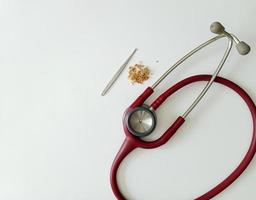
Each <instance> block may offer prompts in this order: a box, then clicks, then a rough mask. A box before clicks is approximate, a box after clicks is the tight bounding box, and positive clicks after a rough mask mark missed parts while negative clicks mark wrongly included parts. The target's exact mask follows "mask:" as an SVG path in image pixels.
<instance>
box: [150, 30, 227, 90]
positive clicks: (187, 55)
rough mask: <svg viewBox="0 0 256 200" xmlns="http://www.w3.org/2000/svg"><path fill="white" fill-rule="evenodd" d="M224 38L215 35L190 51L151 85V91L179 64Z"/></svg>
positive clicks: (222, 35) (223, 35)
mask: <svg viewBox="0 0 256 200" xmlns="http://www.w3.org/2000/svg"><path fill="white" fill-rule="evenodd" d="M223 37H225V34H221V35H217V36H215V37H213V38H211V39H210V40H208V41H206V42H205V43H203V44H201V45H199V46H198V47H196V48H195V49H193V50H192V51H190V52H189V53H188V54H186V55H185V56H183V57H182V58H181V59H180V60H178V61H177V62H176V63H175V64H174V65H172V66H171V67H170V68H169V69H168V70H167V71H166V72H165V73H164V74H163V75H162V76H161V77H160V78H159V79H158V80H157V81H156V82H155V83H154V84H153V85H152V87H151V88H152V89H154V88H156V87H157V86H158V85H159V84H160V83H161V82H162V81H163V80H164V79H165V78H166V77H167V76H168V75H169V74H170V73H171V72H172V71H173V70H174V69H176V68H177V67H178V66H179V65H180V64H181V63H183V62H184V61H185V60H186V59H188V58H189V57H191V56H192V55H193V54H195V53H196V52H198V51H199V50H201V49H202V48H204V47H206V46H208V45H209V44H211V43H213V42H215V41H216V40H218V39H220V38H223Z"/></svg>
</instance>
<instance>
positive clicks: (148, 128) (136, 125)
mask: <svg viewBox="0 0 256 200" xmlns="http://www.w3.org/2000/svg"><path fill="white" fill-rule="evenodd" d="M155 124H156V120H155V116H154V113H153V112H152V111H151V110H149V109H147V108H145V107H137V108H135V109H134V110H133V111H132V112H131V113H130V115H129V117H128V129H129V130H130V131H131V132H132V134H133V135H135V136H139V137H143V136H146V135H149V134H150V133H151V132H152V131H153V130H154V128H155Z"/></svg>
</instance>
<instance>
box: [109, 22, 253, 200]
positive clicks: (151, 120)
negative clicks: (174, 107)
mask: <svg viewBox="0 0 256 200" xmlns="http://www.w3.org/2000/svg"><path fill="white" fill-rule="evenodd" d="M210 29H211V31H212V32H213V33H216V34H218V35H217V36H215V37H214V38H212V39H210V40H208V41H206V42H205V43H203V44H201V45H199V46H198V47H196V48H195V49H194V50H192V51H191V52H189V53H188V54H186V55H185V56H184V57H183V58H181V59H180V60H179V61H178V62H177V63H175V64H174V65H173V66H172V67H171V68H170V69H169V70H168V71H167V72H166V73H165V74H163V75H162V76H161V77H160V78H159V80H158V81H156V83H155V84H154V85H153V86H152V87H148V88H147V89H146V90H145V91H144V92H143V93H142V94H141V95H140V96H139V97H138V98H137V99H136V100H135V101H134V102H133V103H132V104H131V105H130V106H129V107H128V108H127V109H126V111H125V113H124V116H123V128H124V132H125V135H126V137H125V140H124V142H123V144H122V146H121V148H120V150H119V152H118V153H117V155H116V158H115V160H114V162H113V165H112V168H111V174H110V180H111V186H112V190H113V192H114V194H115V196H116V198H117V199H118V200H125V199H126V198H125V197H124V196H123V195H122V193H121V192H120V190H119V187H118V184H117V177H116V176H117V171H118V168H119V166H120V164H121V162H122V161H123V160H124V158H125V157H126V156H127V155H128V154H129V153H130V152H132V151H133V150H134V149H136V148H143V149H153V148H157V147H160V146H162V145H163V144H165V143H166V142H167V141H168V140H169V139H170V138H171V137H172V136H173V135H174V133H175V132H176V131H177V130H178V129H179V127H180V126H181V125H182V124H183V123H184V122H185V118H186V117H187V116H188V114H189V113H190V112H191V111H192V110H193V108H194V107H195V106H196V105H197V104H198V102H199V101H200V100H201V99H202V98H203V96H204V95H205V93H206V92H207V91H208V89H209V88H210V87H211V85H212V83H213V82H216V83H219V84H222V85H224V86H226V87H228V88H230V89H232V90H233V91H235V92H236V93H237V94H238V95H240V96H241V97H242V99H243V100H244V101H245V103H246V105H247V106H248V108H249V110H250V112H251V115H252V121H253V137H252V140H251V144H250V147H249V149H248V151H247V153H246V155H245V156H244V158H243V160H242V161H241V162H240V164H239V165H238V166H237V168H236V169H235V170H234V171H233V172H232V173H231V174H230V175H229V176H228V177H227V178H226V179H225V180H223V181H222V182H220V183H219V184H218V185H217V186H215V187H214V188H213V189H211V190H210V191H208V192H206V193H205V194H203V195H201V196H200V197H197V198H195V199H198V200H208V199H211V198H213V197H214V196H216V195H217V194H219V193H220V192H222V191H223V190H224V189H226V188H227V187H228V186H229V185H230V184H232V183H233V182H234V181H235V180H236V179H237V178H238V177H239V176H240V175H241V174H242V173H243V171H244V170H245V169H246V167H247V166H248V165H249V163H250V162H251V160H252V159H253V156H254V154H255V151H256V107H255V104H254V102H253V101H252V99H251V98H250V96H249V95H248V94H247V93H246V92H245V91H244V90H243V89H242V88H241V87H239V86H238V85H237V84H235V83H233V82H232V81H230V80H228V79H225V78H222V77H219V76H218V74H219V72H220V70H221V69H222V67H223V65H224V63H225V61H226V59H227V57H228V55H229V53H230V50H231V48H232V45H233V42H235V43H236V48H237V50H238V52H239V53H240V54H241V55H246V54H247V53H249V51H250V47H249V46H248V45H247V44H246V43H245V42H243V41H239V39H238V38H237V37H236V36H234V35H233V34H231V33H228V32H226V31H225V28H224V27H223V26H222V25H221V24H220V23H219V22H214V23H212V24H211V27H210ZM222 37H226V38H228V47H227V49H226V51H225V53H224V56H223V58H222V60H221V61H220V63H219V65H218V67H217V69H216V70H215V72H214V73H213V75H195V76H191V77H188V78H186V79H184V80H182V81H180V82H178V83H176V84H175V85H174V86H172V87H170V88H169V89H168V90H167V91H165V92H164V93H163V94H161V95H160V96H159V97H158V98H157V99H156V100H155V101H154V102H153V103H152V104H151V105H150V106H148V105H145V104H144V102H145V100H146V99H147V98H148V97H149V96H150V95H151V94H152V93H153V92H154V89H155V87H156V86H158V85H159V83H160V82H161V81H162V80H164V78H165V77H166V76H168V75H169V74H170V73H171V72H172V71H173V70H174V69H175V68H176V67H177V66H178V65H180V64H181V63H182V62H183V61H184V60H186V59H187V58H189V57H190V56H192V55H193V54H194V53H196V52H197V51H199V50H200V49H202V48H204V47H205V46H207V45H209V44H211V43H212V42H214V41H216V40H218V39H220V38H222ZM198 81H207V84H206V86H205V87H204V89H203V90H202V92H201V93H200V94H199V96H198V97H197V98H196V99H195V101H194V102H193V103H192V105H191V106H190V107H189V108H188V109H187V111H186V112H185V113H184V114H183V115H182V116H179V117H178V118H177V119H176V120H175V122H174V123H173V124H172V125H171V126H170V127H169V128H168V129H167V130H166V131H165V133H164V134H163V135H162V136H161V137H160V138H159V139H157V140H154V141H144V140H142V138H143V137H145V136H147V135H149V134H151V133H152V132H153V131H154V129H155V126H156V115H155V111H156V109H157V108H158V107H159V106H160V105H161V104H162V103H163V102H164V101H165V100H166V99H167V98H168V97H169V96H170V95H172V94H174V93H175V92H176V91H178V90H179V89H181V88H183V87H184V86H186V85H189V84H191V83H194V82H198Z"/></svg>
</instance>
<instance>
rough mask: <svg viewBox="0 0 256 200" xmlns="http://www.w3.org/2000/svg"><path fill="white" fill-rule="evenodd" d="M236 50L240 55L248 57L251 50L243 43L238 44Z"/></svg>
mask: <svg viewBox="0 0 256 200" xmlns="http://www.w3.org/2000/svg"><path fill="white" fill-rule="evenodd" d="M236 49H237V51H238V53H239V54H240V55H246V54H248V53H249V52H250V50H251V48H250V46H249V45H248V44H246V43H245V42H243V41H240V42H238V43H237V45H236Z"/></svg>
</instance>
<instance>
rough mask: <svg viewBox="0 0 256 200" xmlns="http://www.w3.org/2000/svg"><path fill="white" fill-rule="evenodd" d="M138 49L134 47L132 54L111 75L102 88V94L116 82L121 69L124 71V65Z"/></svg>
mask: <svg viewBox="0 0 256 200" xmlns="http://www.w3.org/2000/svg"><path fill="white" fill-rule="evenodd" d="M137 50H138V49H137V48H136V49H134V51H133V52H132V54H131V55H130V56H129V57H128V58H127V60H126V61H125V62H124V64H122V66H121V67H120V68H119V69H118V70H117V72H116V73H115V75H114V76H113V78H112V79H111V80H110V81H109V83H108V84H107V86H106V87H105V88H104V90H103V92H102V93H101V95H102V96H104V95H105V94H106V93H107V92H108V90H109V89H110V88H111V87H112V85H113V84H114V83H115V82H116V80H117V79H118V77H119V76H120V74H121V73H122V71H124V69H125V67H126V66H127V65H128V63H129V61H130V60H131V59H132V57H133V55H134V54H135V52H136V51H137Z"/></svg>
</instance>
